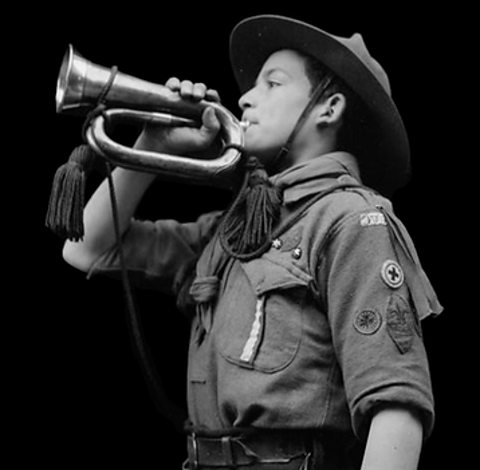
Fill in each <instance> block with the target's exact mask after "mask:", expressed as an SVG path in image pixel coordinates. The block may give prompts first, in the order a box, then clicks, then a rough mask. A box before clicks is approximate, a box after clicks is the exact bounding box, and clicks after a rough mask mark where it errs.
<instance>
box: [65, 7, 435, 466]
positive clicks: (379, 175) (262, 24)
mask: <svg viewBox="0 0 480 470" xmlns="http://www.w3.org/2000/svg"><path fill="white" fill-rule="evenodd" d="M231 61H232V64H233V69H234V73H235V76H236V79H237V81H238V83H239V86H240V88H241V90H242V92H243V95H242V97H241V98H240V101H239V105H240V108H241V110H242V112H243V115H242V119H243V121H244V122H246V123H248V127H247V129H246V132H245V142H246V143H245V153H246V154H247V155H248V156H249V157H250V159H249V160H248V164H247V166H246V173H247V176H246V179H245V184H244V185H243V186H242V188H241V189H240V190H239V193H238V195H237V197H236V198H235V201H234V202H233V203H232V205H231V207H230V208H229V209H228V211H226V212H225V213H220V212H218V213H217V212H216V213H209V214H205V215H203V216H201V217H200V218H199V219H198V220H197V221H195V222H192V223H178V222H176V221H173V220H161V221H156V222H150V221H139V220H135V219H132V217H133V215H134V212H135V209H136V207H137V205H138V204H139V202H140V200H141V198H142V196H143V195H144V193H145V191H146V190H147V188H148V187H149V185H150V184H151V183H152V181H153V179H154V176H152V175H150V174H144V173H141V172H135V171H131V170H125V169H121V168H117V169H116V170H115V171H114V181H115V188H116V193H117V202H118V207H119V216H120V228H121V232H122V234H123V247H124V252H125V263H126V265H127V267H128V269H129V270H130V271H131V272H132V273H133V274H134V275H133V278H134V279H135V280H136V281H138V282H139V283H140V284H141V283H144V284H149V285H155V286H156V288H158V289H160V290H162V291H166V292H169V293H172V294H173V295H176V296H177V298H178V305H179V307H180V308H182V309H185V310H188V311H193V314H192V327H191V341H190V350H189V366H188V411H189V420H190V422H189V424H188V426H187V429H188V432H189V436H188V455H189V458H188V462H187V463H186V465H188V467H189V468H192V469H193V468H198V469H209V468H217V469H218V468H243V467H248V468H252V469H260V468H261V469H299V468H302V469H322V470H323V469H337V470H338V469H353V468H362V470H367V469H368V470H374V469H383V470H384V469H386V468H388V469H391V470H395V469H414V468H416V467H417V464H418V459H419V455H420V450H421V445H422V441H423V440H424V439H425V438H426V437H428V435H429V434H430V433H431V430H432V426H433V422H434V409H433V397H432V390H431V383H430V377H429V369H428V361H427V356H426V352H425V349H424V345H423V341H422V332H421V326H420V321H421V320H422V319H424V318H425V317H427V316H428V315H431V314H438V313H440V311H441V307H440V305H439V303H438V301H437V298H436V296H435V293H434V292H433V290H432V288H431V286H430V284H429V281H428V279H427V278H426V276H425V274H424V272H423V270H422V268H421V266H420V262H419V260H418V257H417V254H416V252H415V249H414V247H413V244H412V242H411V239H410V237H409V236H408V234H407V232H406V230H405V228H404V226H403V225H402V224H401V222H400V221H399V220H398V219H397V218H396V217H395V215H394V213H393V211H392V206H391V203H390V202H389V200H388V199H387V197H388V196H389V195H391V193H392V192H393V191H394V190H395V189H396V188H398V187H400V186H402V185H403V184H405V183H406V181H407V179H408V173H409V148H408V140H407V135H406V132H405V129H404V126H403V123H402V120H401V117H400V115H399V113H398V111H397V108H396V106H395V104H394V102H393V101H392V99H391V94H390V87H389V82H388V78H387V75H386V74H385V72H384V71H383V69H382V68H381V66H380V65H379V64H378V63H377V62H376V61H375V60H374V59H373V58H372V57H371V56H370V54H369V52H368V51H367V49H366V46H365V44H364V43H363V40H362V37H361V36H360V35H359V34H355V35H354V36H352V37H351V38H341V37H336V36H333V35H330V34H328V33H326V32H324V31H321V30H319V29H317V28H316V27H313V26H311V25H308V24H305V23H302V22H299V21H296V20H293V19H289V18H284V17H279V16H270V15H262V16H258V17H253V18H249V19H246V20H244V21H242V22H241V23H240V24H239V25H237V26H236V27H235V29H234V30H233V32H232V36H231ZM167 86H169V87H170V88H171V89H172V90H174V91H178V93H179V94H180V95H181V96H182V97H184V98H185V99H192V100H196V99H202V98H206V99H212V100H215V99H218V96H217V95H216V93H215V92H214V91H212V90H209V89H207V87H206V86H205V85H203V84H193V83H191V82H189V81H179V80H178V79H175V78H172V79H170V80H169V81H168V82H167ZM218 131H219V123H218V120H217V119H216V117H215V113H214V111H213V110H212V109H207V110H206V111H205V112H204V115H203V122H202V127H201V128H200V129H192V128H187V129H185V128H175V129H173V130H172V129H169V130H168V131H165V130H161V129H156V128H148V129H146V130H145V131H144V132H143V133H142V135H141V136H140V137H139V139H138V141H137V143H136V146H137V147H138V148H144V149H154V150H157V151H163V152H167V153H175V154H187V153H189V152H193V151H199V150H202V149H205V148H206V147H208V146H209V145H211V144H212V142H213V141H214V139H215V137H216V136H217V133H218ZM264 169H266V171H267V172H268V175H269V178H268V179H267V178H266V176H265V171H264ZM386 196H387V197H386ZM84 219H85V237H84V239H83V240H82V241H80V242H71V241H69V242H66V244H65V247H64V258H65V259H66V261H67V262H69V263H70V264H71V265H73V266H75V267H76V268H78V269H81V270H83V271H86V272H88V273H89V275H93V274H99V273H104V274H109V273H115V272H116V271H118V269H119V255H118V252H117V249H116V247H115V236H114V231H113V228H112V215H111V209H110V200H109V193H108V188H107V186H106V184H105V183H103V184H102V185H100V187H99V188H98V189H97V191H96V192H95V193H94V195H93V196H92V198H91V199H90V201H89V203H88V205H87V207H86V209H85V214H84ZM252 233H255V236H254V237H253V236H251V235H252ZM192 306H193V310H192Z"/></svg>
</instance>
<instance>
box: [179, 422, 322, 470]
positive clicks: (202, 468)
mask: <svg viewBox="0 0 480 470" xmlns="http://www.w3.org/2000/svg"><path fill="white" fill-rule="evenodd" d="M312 436H313V435H312V433H309V432H304V431H300V430H298V431H277V430H268V431H267V430H262V431H261V432H259V431H254V432H251V433H250V432H247V433H245V434H240V435H225V436H218V437H211V436H199V435H197V434H196V433H191V434H190V435H188V437H187V452H188V460H187V462H186V463H185V465H184V468H186V469H189V470H209V469H212V470H220V469H235V468H241V467H248V469H249V470H254V469H256V468H268V469H269V470H275V469H277V468H278V469H283V470H290V469H291V470H294V469H295V470H297V469H307V468H308V462H309V461H311V459H312V458H313V455H312V453H313V447H314V443H313V437H312ZM318 454H319V452H318V443H315V460H316V461H317V459H318ZM263 465H265V466H266V467H263ZM315 468H317V466H315Z"/></svg>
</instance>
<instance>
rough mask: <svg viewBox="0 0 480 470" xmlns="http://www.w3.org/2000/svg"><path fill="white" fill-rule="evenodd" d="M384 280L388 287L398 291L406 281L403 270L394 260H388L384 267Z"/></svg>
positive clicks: (382, 272)
mask: <svg viewBox="0 0 480 470" xmlns="http://www.w3.org/2000/svg"><path fill="white" fill-rule="evenodd" d="M381 274H382V279H383V281H384V282H385V284H387V286H388V287H391V288H392V289H398V288H399V287H400V286H401V285H402V284H403V281H404V275H403V270H402V268H401V267H400V265H399V264H398V263H397V262H396V261H393V260H390V259H389V260H387V261H385V263H383V265H382V271H381Z"/></svg>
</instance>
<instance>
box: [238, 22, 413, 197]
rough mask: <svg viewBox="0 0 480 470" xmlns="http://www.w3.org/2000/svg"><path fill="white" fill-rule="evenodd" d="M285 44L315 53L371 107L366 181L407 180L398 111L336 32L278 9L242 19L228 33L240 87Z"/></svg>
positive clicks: (393, 184)
mask: <svg viewBox="0 0 480 470" xmlns="http://www.w3.org/2000/svg"><path fill="white" fill-rule="evenodd" d="M281 49H295V50H299V51H302V52H305V53H307V54H310V55H312V56H314V57H315V58H317V59H318V60H319V61H320V62H322V63H323V64H324V65H326V66H327V67H328V68H329V69H330V70H331V71H333V72H334V73H335V74H336V75H338V76H339V77H340V78H341V79H342V80H343V81H344V82H345V83H346V84H347V85H348V86H349V87H350V88H351V89H352V90H353V91H354V92H355V93H356V94H357V95H358V96H359V97H360V98H361V99H362V100H363V102H364V103H365V104H366V106H367V107H368V108H369V110H370V113H371V116H372V118H373V121H374V122H373V123H372V125H373V126H375V127H376V129H378V132H376V133H375V134H374V135H375V136H376V137H375V142H371V145H369V146H368V149H366V152H365V155H362V156H359V157H360V158H359V160H362V159H363V160H364V161H365V160H368V164H367V165H366V168H368V169H367V171H366V174H365V173H363V179H364V182H365V183H366V184H368V185H370V186H371V187H373V188H374V189H376V190H378V191H379V192H382V193H384V194H386V195H390V194H391V193H392V192H393V191H394V190H395V189H397V188H399V187H401V186H404V185H405V184H406V183H407V181H408V179H409V177H410V149H409V142H408V137H407V133H406V130H405V127H404V124H403V121H402V118H401V116H400V113H399V112H398V109H397V107H396V105H395V103H394V102H393V100H392V98H391V97H390V96H389V94H388V93H387V92H386V90H385V89H384V88H383V86H382V85H381V83H380V82H379V81H378V80H377V78H376V77H375V75H374V74H373V73H372V72H371V71H370V70H369V69H368V67H367V66H366V65H365V64H364V63H363V62H362V61H361V60H360V59H359V58H358V57H357V56H356V54H355V53H353V52H352V51H351V50H350V49H349V48H348V47H346V46H345V45H344V44H342V43H341V42H340V41H339V40H338V39H337V38H335V37H334V36H333V35H331V34H329V33H327V32H325V31H322V30H320V29H318V28H315V27H313V26H311V25H309V24H307V23H303V22H301V21H298V20H294V19H291V18H286V17H282V16H277V15H260V16H255V17H251V18H247V19H245V20H243V21H242V22H240V23H239V24H238V25H237V26H236V27H235V28H234V29H233V31H232V34H231V36H230V60H231V64H232V67H233V71H234V75H235V78H236V81H237V83H238V85H239V87H240V90H241V92H242V93H244V92H245V91H247V90H248V89H250V88H251V87H252V86H253V85H254V83H255V80H256V78H257V75H258V73H259V71H260V69H261V68H262V66H263V63H264V62H265V60H266V59H267V58H268V57H269V56H270V55H271V54H273V53H274V52H276V51H278V50H281Z"/></svg>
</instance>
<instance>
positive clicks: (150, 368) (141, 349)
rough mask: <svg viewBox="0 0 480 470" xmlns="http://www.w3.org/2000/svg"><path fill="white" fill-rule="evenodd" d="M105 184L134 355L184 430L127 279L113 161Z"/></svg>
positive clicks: (164, 409)
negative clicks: (108, 194)
mask: <svg viewBox="0 0 480 470" xmlns="http://www.w3.org/2000/svg"><path fill="white" fill-rule="evenodd" d="M106 166H107V178H108V186H109V190H110V200H111V203H112V216H113V225H114V230H115V237H116V241H117V247H118V254H119V257H120V266H121V275H122V284H123V289H124V294H125V301H126V312H127V320H128V326H129V332H130V340H131V341H132V346H133V350H134V352H135V355H136V358H137V360H138V362H139V364H140V366H141V369H142V372H143V375H144V377H145V380H146V382H147V385H148V389H149V392H150V394H151V396H152V398H153V401H154V403H155V407H156V409H157V411H158V412H159V413H160V414H161V415H162V416H163V417H165V418H167V419H168V420H169V421H170V422H171V423H172V424H173V425H174V427H175V429H176V430H177V431H178V432H182V431H183V427H184V422H185V419H186V416H185V412H184V411H183V410H182V409H181V408H180V407H178V406H177V405H176V404H174V403H173V402H171V401H170V399H169V398H168V397H167V395H166V393H165V389H164V386H163V383H162V380H161V379H160V376H159V375H158V373H157V371H156V369H155V365H154V362H153V359H152V356H151V353H150V351H149V349H148V346H147V344H146V341H145V338H144V335H143V330H142V325H141V320H140V316H139V315H138V312H137V309H136V308H135V303H134V299H133V293H132V288H131V284H130V279H129V277H128V272H127V267H126V263H125V254H124V250H123V245H122V237H121V233H120V223H119V217H118V205H117V200H116V196H115V187H114V184H113V178H112V164H111V163H110V162H108V161H107V162H106Z"/></svg>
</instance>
